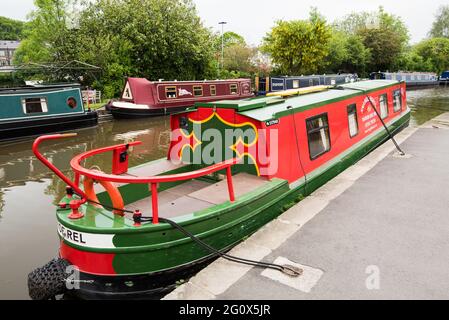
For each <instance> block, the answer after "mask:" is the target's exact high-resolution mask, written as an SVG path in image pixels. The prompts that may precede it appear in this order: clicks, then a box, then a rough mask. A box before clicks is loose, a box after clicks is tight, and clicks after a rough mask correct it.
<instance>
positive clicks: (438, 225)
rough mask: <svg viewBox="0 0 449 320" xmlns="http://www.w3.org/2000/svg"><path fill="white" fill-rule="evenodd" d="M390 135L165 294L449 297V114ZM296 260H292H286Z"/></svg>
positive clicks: (198, 296) (177, 296) (192, 296)
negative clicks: (255, 263)
mask: <svg viewBox="0 0 449 320" xmlns="http://www.w3.org/2000/svg"><path fill="white" fill-rule="evenodd" d="M396 139H397V141H398V142H399V143H401V147H402V149H403V150H404V151H405V152H406V153H407V156H405V157H400V156H399V155H398V154H397V152H396V151H395V149H394V146H393V143H392V142H391V141H388V142H387V143H385V144H384V145H383V146H381V147H380V148H378V149H377V150H375V151H374V152H373V153H371V154H370V155H368V156H367V157H366V158H364V159H363V160H362V161H360V162H359V163H358V164H356V165H355V166H353V167H351V168H349V169H348V170H346V171H345V172H344V173H342V174H341V175H339V176H338V177H336V178H335V179H333V180H332V181H330V182H329V183H328V184H326V185H325V186H323V187H322V188H321V189H319V190H317V191H316V192H315V193H314V194H313V195H312V196H310V197H308V198H307V199H305V200H304V201H302V202H300V203H299V204H298V205H296V206H295V207H293V208H291V209H290V210H288V211H287V212H285V213H284V214H283V215H282V216H280V217H279V218H278V219H276V220H275V221H273V222H271V223H270V224H268V225H267V226H265V227H264V228H263V229H261V230H260V231H258V232H257V233H256V234H255V235H253V236H252V237H250V238H249V239H248V240H247V241H245V242H243V243H242V244H241V245H239V246H237V247H236V248H234V249H233V250H232V251H231V254H233V255H235V256H239V257H244V258H250V259H255V260H264V261H269V262H272V261H275V260H276V262H280V263H286V262H288V261H291V262H288V263H290V264H292V263H295V264H298V265H300V266H301V267H302V268H303V270H304V273H303V275H302V276H301V277H299V278H290V277H288V276H285V275H283V274H280V273H279V272H275V271H274V272H273V271H271V270H263V269H259V268H252V267H247V266H242V265H239V264H235V263H232V262H228V261H226V260H223V259H218V260H217V261H215V262H214V263H212V264H211V265H210V266H209V267H207V268H205V269H204V270H203V271H201V272H200V273H198V274H197V275H196V276H195V277H193V278H192V279H191V280H190V281H189V282H188V283H186V284H184V285H182V286H180V287H178V288H177V289H176V290H175V291H173V292H172V293H170V294H169V295H168V296H166V297H165V299H188V300H193V299H200V300H201V299H225V300H227V299H237V300H239V299H449V277H448V265H449V237H448V230H449V113H445V114H443V115H441V116H439V117H437V118H435V119H434V120H432V121H430V122H428V123H426V124H425V125H424V126H422V127H420V128H407V129H406V130H404V131H403V132H401V133H400V134H399V135H398V136H397V137H396ZM286 259H288V260H286Z"/></svg>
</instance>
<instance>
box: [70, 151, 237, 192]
mask: <svg viewBox="0 0 449 320" xmlns="http://www.w3.org/2000/svg"><path fill="white" fill-rule="evenodd" d="M118 147H120V146H115V147H108V148H103V149H98V150H93V151H88V152H85V153H83V154H80V155H78V156H76V157H75V158H73V159H72V161H70V166H71V167H72V169H73V171H75V172H76V173H78V174H80V175H83V176H85V177H89V178H92V179H95V180H98V181H110V182H116V183H137V184H143V183H164V182H176V181H183V180H191V179H196V178H199V177H203V176H206V175H208V174H211V173H214V172H217V171H220V170H224V169H226V168H228V167H230V166H233V165H235V164H237V163H238V162H239V160H238V159H237V158H234V159H230V160H225V161H223V162H221V163H217V164H214V165H211V166H209V167H206V168H202V169H199V170H196V171H192V172H186V173H179V174H173V175H164V176H151V177H130V176H118V175H114V174H107V173H102V172H98V171H95V170H89V169H86V168H84V167H82V166H81V161H83V160H86V159H87V158H90V157H92V156H94V155H98V154H100V153H103V152H108V151H112V150H114V149H116V148H118ZM101 150H102V151H101Z"/></svg>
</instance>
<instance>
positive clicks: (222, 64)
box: [218, 21, 227, 69]
mask: <svg viewBox="0 0 449 320" xmlns="http://www.w3.org/2000/svg"><path fill="white" fill-rule="evenodd" d="M218 24H221V69H224V25H225V24H227V22H226V21H221V22H219V23H218Z"/></svg>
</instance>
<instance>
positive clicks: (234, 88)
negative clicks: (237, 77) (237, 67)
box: [230, 84, 238, 94]
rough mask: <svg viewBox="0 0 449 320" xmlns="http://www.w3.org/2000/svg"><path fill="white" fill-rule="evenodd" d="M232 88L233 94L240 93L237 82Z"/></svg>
mask: <svg viewBox="0 0 449 320" xmlns="http://www.w3.org/2000/svg"><path fill="white" fill-rule="evenodd" d="M230 88H231V94H237V93H238V90H237V89H238V87H237V85H236V84H231V85H230Z"/></svg>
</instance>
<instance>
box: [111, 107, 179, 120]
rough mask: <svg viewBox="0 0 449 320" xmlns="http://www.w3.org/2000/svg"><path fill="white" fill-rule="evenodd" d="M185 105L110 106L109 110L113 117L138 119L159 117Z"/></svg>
mask: <svg viewBox="0 0 449 320" xmlns="http://www.w3.org/2000/svg"><path fill="white" fill-rule="evenodd" d="M186 108H187V107H170V108H147V109H133V108H117V107H114V106H112V107H110V109H109V111H110V113H111V114H112V116H113V117H114V119H140V118H150V117H160V116H165V115H169V114H171V113H176V112H179V111H183V110H185V109H186Z"/></svg>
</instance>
